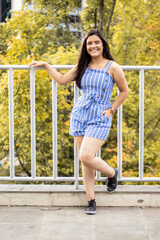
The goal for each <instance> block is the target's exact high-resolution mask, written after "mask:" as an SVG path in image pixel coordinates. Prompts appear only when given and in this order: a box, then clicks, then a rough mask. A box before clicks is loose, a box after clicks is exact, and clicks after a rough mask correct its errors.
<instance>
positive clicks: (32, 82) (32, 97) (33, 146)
mask: <svg viewBox="0 0 160 240" xmlns="http://www.w3.org/2000/svg"><path fill="white" fill-rule="evenodd" d="M30 105H31V176H32V178H33V179H34V178H36V120H35V69H33V68H32V69H31V70H30Z"/></svg>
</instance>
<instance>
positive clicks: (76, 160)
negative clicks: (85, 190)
mask: <svg viewBox="0 0 160 240" xmlns="http://www.w3.org/2000/svg"><path fill="white" fill-rule="evenodd" d="M78 96H79V89H78V87H77V86H76V82H74V104H76V102H77V99H78ZM74 177H75V182H74V186H75V188H79V182H78V178H79V152H78V149H77V146H76V142H75V140H74Z"/></svg>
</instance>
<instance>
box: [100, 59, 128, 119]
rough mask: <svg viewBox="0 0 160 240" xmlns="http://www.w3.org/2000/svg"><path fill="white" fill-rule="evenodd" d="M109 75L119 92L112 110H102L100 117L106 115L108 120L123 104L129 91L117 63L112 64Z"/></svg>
mask: <svg viewBox="0 0 160 240" xmlns="http://www.w3.org/2000/svg"><path fill="white" fill-rule="evenodd" d="M109 73H110V75H111V76H112V77H113V79H114V81H115V82H116V85H117V87H118V89H119V91H120V93H119V95H118V97H117V98H116V100H115V102H114V103H113V104H112V108H110V109H108V110H104V111H103V112H102V114H101V115H103V114H106V115H107V116H108V118H110V116H111V114H112V113H113V112H115V111H116V110H117V108H118V107H119V106H120V105H121V104H122V103H123V102H124V100H125V99H126V97H127V96H128V93H129V90H128V85H127V82H126V79H125V76H124V72H123V70H122V69H121V68H120V66H119V65H118V64H117V63H115V62H114V63H112V65H111V66H110V68H109Z"/></svg>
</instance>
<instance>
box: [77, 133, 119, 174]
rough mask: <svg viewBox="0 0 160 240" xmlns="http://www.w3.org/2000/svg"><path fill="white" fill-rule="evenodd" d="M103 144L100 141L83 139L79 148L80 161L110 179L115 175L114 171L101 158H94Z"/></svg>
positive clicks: (89, 138) (102, 141)
mask: <svg viewBox="0 0 160 240" xmlns="http://www.w3.org/2000/svg"><path fill="white" fill-rule="evenodd" d="M104 142H105V141H104V140H101V139H97V138H92V137H84V138H83V141H82V143H81V147H80V160H81V161H82V163H83V164H84V165H85V166H87V167H89V168H91V169H94V170H97V171H100V172H102V173H104V174H106V175H107V176H108V177H109V178H111V177H113V176H114V174H115V171H114V169H113V168H112V167H110V166H109V165H108V164H107V163H106V162H105V161H103V160H102V159H101V158H99V157H96V156H95V154H96V152H97V151H98V149H99V148H100V147H101V146H102V145H103V143H104Z"/></svg>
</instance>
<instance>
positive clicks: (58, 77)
mask: <svg viewBox="0 0 160 240" xmlns="http://www.w3.org/2000/svg"><path fill="white" fill-rule="evenodd" d="M29 67H31V68H34V67H44V68H45V69H46V71H47V72H48V74H49V75H50V76H51V77H52V78H53V79H54V81H56V82H57V83H58V84H59V85H65V84H67V83H70V82H72V81H73V80H74V78H75V76H76V70H77V67H76V66H75V67H73V68H72V69H71V70H70V71H68V72H67V73H66V74H61V73H59V72H58V71H57V70H55V69H53V68H52V67H51V65H49V64H48V63H46V62H43V61H39V62H33V63H31V64H29Z"/></svg>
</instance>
